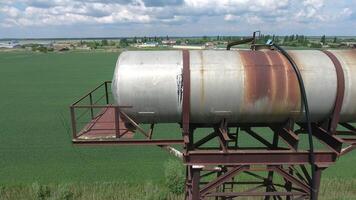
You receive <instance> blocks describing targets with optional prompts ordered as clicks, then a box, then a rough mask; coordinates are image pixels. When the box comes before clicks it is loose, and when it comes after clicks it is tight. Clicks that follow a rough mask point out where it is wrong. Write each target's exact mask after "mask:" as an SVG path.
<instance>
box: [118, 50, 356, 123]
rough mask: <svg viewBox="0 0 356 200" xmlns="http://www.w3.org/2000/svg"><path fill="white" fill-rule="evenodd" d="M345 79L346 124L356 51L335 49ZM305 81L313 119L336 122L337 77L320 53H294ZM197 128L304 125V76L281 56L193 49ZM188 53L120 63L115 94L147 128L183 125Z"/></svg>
mask: <svg viewBox="0 0 356 200" xmlns="http://www.w3.org/2000/svg"><path fill="white" fill-rule="evenodd" d="M330 52H331V53H332V54H334V55H335V56H336V57H337V59H338V60H339V61H340V63H341V65H342V68H343V71H344V75H345V95H344V99H343V105H342V110H341V114H340V121H341V122H356V51H354V50H330ZM288 53H289V54H290V55H291V56H292V58H293V60H294V61H295V62H296V64H297V66H298V68H299V70H300V72H301V74H302V77H303V79H304V84H305V89H306V93H307V97H308V102H309V108H310V114H311V120H312V121H313V122H317V121H322V120H324V119H326V118H328V117H329V116H330V114H331V112H332V110H333V108H334V105H335V99H336V93H337V75H336V70H335V66H334V64H333V62H332V61H331V59H330V58H329V57H328V56H327V55H326V54H325V53H323V52H321V51H318V50H290V51H288ZM189 54H190V84H191V91H190V121H191V122H192V123H218V122H219V121H221V120H222V119H224V118H225V119H226V120H227V121H228V122H230V123H262V122H263V123H266V122H284V121H286V120H287V119H289V118H291V119H294V120H296V121H297V122H303V121H304V120H305V119H304V110H303V106H302V105H301V95H300V89H299V85H298V81H297V77H296V75H295V72H294V71H293V69H292V67H291V66H290V64H289V62H288V60H287V59H286V58H285V57H284V56H283V55H282V54H280V53H279V52H277V51H273V50H260V51H252V50H237V51H223V50H191V51H189ZM182 68H183V57H182V51H127V52H123V53H122V54H121V55H120V56H119V59H118V61H117V64H116V69H115V73H114V77H113V82H112V93H113V97H114V99H115V102H116V103H117V104H118V105H124V106H132V108H127V109H124V111H125V112H126V113H127V114H128V115H129V116H130V117H132V118H133V119H135V120H136V121H138V122H140V123H153V122H155V123H178V122H181V119H182V90H183V83H182Z"/></svg>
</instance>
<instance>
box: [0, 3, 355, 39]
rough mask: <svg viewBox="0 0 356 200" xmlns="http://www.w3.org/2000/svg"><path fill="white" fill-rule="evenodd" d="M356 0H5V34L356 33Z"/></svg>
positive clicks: (1, 27)
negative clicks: (259, 31) (257, 31)
mask: <svg viewBox="0 0 356 200" xmlns="http://www.w3.org/2000/svg"><path fill="white" fill-rule="evenodd" d="M355 9H356V0H102V1H100V0H0V38H9V37H11V38H15V37H17V38H18V37H21V38H23V37H27V38H28V37H122V36H124V37H126V36H165V35H174V36H192V35H195V36H200V35H247V34H250V33H251V32H253V31H254V30H261V31H262V32H263V33H266V34H267V33H269V34H280V35H284V34H292V33H296V34H305V35H321V34H326V35H356V10H355Z"/></svg>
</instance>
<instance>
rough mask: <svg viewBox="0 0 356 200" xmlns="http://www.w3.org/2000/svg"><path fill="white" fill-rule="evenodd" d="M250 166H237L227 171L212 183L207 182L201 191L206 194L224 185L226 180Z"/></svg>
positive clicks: (203, 194)
mask: <svg viewBox="0 0 356 200" xmlns="http://www.w3.org/2000/svg"><path fill="white" fill-rule="evenodd" d="M248 168H249V167H248V166H245V165H243V166H236V167H234V168H233V169H231V170H229V171H227V172H226V173H224V174H223V175H221V176H219V177H218V178H216V179H215V180H213V181H211V182H210V183H208V184H206V185H205V186H204V187H203V188H202V189H201V190H200V193H201V195H202V196H205V195H206V194H207V193H208V192H210V191H211V190H213V189H216V188H217V187H219V186H220V185H222V184H223V183H224V182H225V181H226V180H228V179H231V178H232V177H234V176H235V175H236V174H238V173H240V172H242V171H244V170H246V169H248Z"/></svg>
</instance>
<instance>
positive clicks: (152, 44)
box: [137, 42, 158, 48]
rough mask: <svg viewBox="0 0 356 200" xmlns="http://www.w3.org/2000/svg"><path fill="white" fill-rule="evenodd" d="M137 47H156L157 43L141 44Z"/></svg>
mask: <svg viewBox="0 0 356 200" xmlns="http://www.w3.org/2000/svg"><path fill="white" fill-rule="evenodd" d="M137 47H138V48H147V47H158V43H157V42H145V43H143V44H138V45H137Z"/></svg>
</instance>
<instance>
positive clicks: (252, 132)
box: [242, 128, 273, 149]
mask: <svg viewBox="0 0 356 200" xmlns="http://www.w3.org/2000/svg"><path fill="white" fill-rule="evenodd" d="M242 130H243V131H245V132H246V133H248V134H249V135H250V136H252V137H253V138H255V139H256V140H258V141H259V142H261V143H262V144H264V145H265V146H267V147H268V148H270V149H273V145H272V144H271V143H270V142H268V141H267V140H266V139H264V138H263V137H261V136H260V135H258V133H256V132H254V131H253V130H252V129H251V128H243V129H242Z"/></svg>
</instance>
